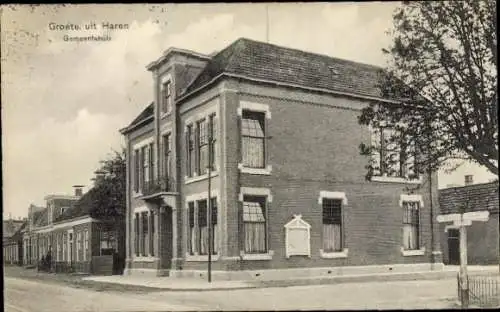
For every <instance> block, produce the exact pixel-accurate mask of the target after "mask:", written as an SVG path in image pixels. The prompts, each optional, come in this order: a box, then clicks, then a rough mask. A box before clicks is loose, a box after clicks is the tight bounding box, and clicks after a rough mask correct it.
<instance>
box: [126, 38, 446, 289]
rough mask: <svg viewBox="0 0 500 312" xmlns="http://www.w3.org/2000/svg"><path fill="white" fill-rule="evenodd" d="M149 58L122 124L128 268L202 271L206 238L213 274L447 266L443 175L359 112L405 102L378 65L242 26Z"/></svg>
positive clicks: (156, 272) (152, 271)
mask: <svg viewBox="0 0 500 312" xmlns="http://www.w3.org/2000/svg"><path fill="white" fill-rule="evenodd" d="M147 69H148V70H149V71H151V72H152V74H153V79H154V86H155V89H154V90H155V91H154V94H153V95H152V96H153V98H154V101H153V103H150V104H149V105H147V106H146V107H145V109H144V110H143V111H142V112H141V113H140V114H138V116H137V117H136V118H134V119H133V121H132V122H131V123H130V124H129V125H128V126H126V127H125V128H123V129H121V133H122V134H123V135H124V136H125V140H126V153H127V157H126V160H127V216H126V233H127V236H126V237H127V241H126V246H127V254H126V256H127V265H126V270H125V272H126V274H132V275H141V274H152V275H169V276H196V277H206V268H207V263H208V252H209V250H212V256H211V260H212V269H213V278H214V279H248V278H250V279H251V278H274V277H278V276H284V275H288V274H307V275H310V274H311V272H313V271H314V272H315V273H314V274H319V275H323V274H325V275H328V274H333V275H335V274H347V273H348V272H353V273H355V272H358V273H359V272H374V271H377V272H389V271H392V272H397V271H404V270H427V269H438V268H442V260H441V253H440V245H439V226H438V225H437V221H436V220H435V217H434V216H436V215H437V195H438V193H437V187H436V185H437V175H436V174H435V173H433V174H431V175H427V174H425V173H423V172H419V171H416V170H414V169H415V167H414V166H413V165H412V159H414V157H415V156H416V155H415V154H414V151H412V150H405V151H404V152H405V153H403V152H402V153H401V154H400V155H399V154H398V155H396V154H395V152H394V148H389V147H388V146H387V141H385V140H384V139H383V138H384V135H387V134H389V133H390V130H391V129H390V128H389V127H387V128H386V129H371V128H370V127H365V126H361V125H360V124H359V123H358V116H360V114H361V110H362V109H363V108H364V107H367V106H368V105H369V104H371V103H375V104H380V105H385V104H388V105H389V104H390V105H399V104H400V103H401V102H400V100H399V99H396V98H387V97H385V96H383V94H382V92H381V90H380V88H379V85H380V84H379V82H380V81H379V77H380V75H381V74H382V72H383V70H382V69H381V68H379V67H376V66H372V65H367V64H361V63H357V62H352V61H348V60H342V59H338V58H333V57H330V56H325V55H320V54H316V53H310V52H305V51H300V50H296V49H290V48H286V47H282V46H277V45H274V44H268V43H264V42H258V41H254V40H250V39H246V38H241V39H238V40H236V41H235V42H233V43H231V44H230V45H229V46H228V47H226V48H225V49H223V50H221V51H220V52H218V53H215V54H213V55H204V54H201V53H198V52H193V51H189V50H184V49H178V48H170V49H169V50H167V51H166V52H164V53H163V54H162V55H161V57H160V58H159V59H158V60H156V61H154V62H152V63H151V64H149V65H148V66H147ZM361 142H365V143H368V144H369V145H370V143H373V144H371V145H376V146H377V147H378V150H379V151H380V153H374V154H373V155H372V156H371V157H370V156H364V155H361V154H360V151H359V145H360V143H361ZM409 148H410V147H409ZM405 155H406V157H404V156H405ZM399 156H401V157H399ZM389 158H392V159H394V158H395V159H397V161H395V162H392V163H390V162H388V159H389ZM370 163H372V164H374V167H377V168H380V169H379V170H375V172H374V174H373V177H372V178H371V179H370V180H367V179H366V166H367V165H368V164H370ZM209 168H210V170H209ZM209 172H210V173H209ZM299 219H300V220H299ZM294 220H295V221H294ZM291 221H294V222H291ZM209 226H210V227H211V228H213V231H212V235H211V236H209V231H208V228H209ZM209 244H210V245H209ZM209 247H211V248H209Z"/></svg>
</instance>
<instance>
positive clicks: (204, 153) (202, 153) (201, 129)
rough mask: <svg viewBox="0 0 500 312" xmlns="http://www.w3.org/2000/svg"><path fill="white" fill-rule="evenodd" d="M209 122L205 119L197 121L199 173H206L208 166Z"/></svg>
mask: <svg viewBox="0 0 500 312" xmlns="http://www.w3.org/2000/svg"><path fill="white" fill-rule="evenodd" d="M207 134H208V133H207V124H206V122H205V119H203V120H200V121H198V122H197V123H196V139H197V142H196V143H197V144H196V145H197V147H198V150H197V153H196V154H197V159H198V162H197V164H196V165H197V166H196V167H197V169H198V175H202V174H204V173H205V169H206V168H207V166H208V135H207Z"/></svg>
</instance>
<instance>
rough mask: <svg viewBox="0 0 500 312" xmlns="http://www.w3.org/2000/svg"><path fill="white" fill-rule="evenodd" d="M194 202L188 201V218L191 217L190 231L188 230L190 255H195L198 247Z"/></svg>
mask: <svg viewBox="0 0 500 312" xmlns="http://www.w3.org/2000/svg"><path fill="white" fill-rule="evenodd" d="M194 215H195V214H194V202H189V203H188V218H189V232H188V251H189V254H190V255H194V253H195V249H196V247H195V246H196V243H195V241H196V232H195V220H194Z"/></svg>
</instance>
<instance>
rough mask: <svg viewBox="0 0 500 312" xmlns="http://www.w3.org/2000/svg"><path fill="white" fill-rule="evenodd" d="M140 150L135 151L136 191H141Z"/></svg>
mask: <svg viewBox="0 0 500 312" xmlns="http://www.w3.org/2000/svg"><path fill="white" fill-rule="evenodd" d="M139 154H140V153H139V150H135V151H134V191H135V192H136V193H139V181H140V171H141V169H140V168H141V159H140V156H139Z"/></svg>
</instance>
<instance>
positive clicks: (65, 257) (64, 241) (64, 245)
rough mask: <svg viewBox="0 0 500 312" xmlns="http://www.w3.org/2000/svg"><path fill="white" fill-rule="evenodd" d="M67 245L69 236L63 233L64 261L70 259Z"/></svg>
mask: <svg viewBox="0 0 500 312" xmlns="http://www.w3.org/2000/svg"><path fill="white" fill-rule="evenodd" d="M67 245H68V236H67V234H66V233H63V241H62V246H63V254H62V257H63V261H67V260H68V257H67V253H66V252H67Z"/></svg>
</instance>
